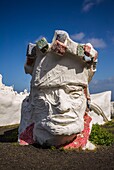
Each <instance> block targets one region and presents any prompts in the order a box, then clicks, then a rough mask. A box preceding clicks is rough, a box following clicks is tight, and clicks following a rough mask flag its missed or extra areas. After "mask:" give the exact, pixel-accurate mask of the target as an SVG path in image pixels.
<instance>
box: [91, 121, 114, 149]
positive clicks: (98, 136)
mask: <svg viewBox="0 0 114 170" xmlns="http://www.w3.org/2000/svg"><path fill="white" fill-rule="evenodd" d="M89 140H90V141H91V142H92V143H94V144H97V145H106V146H109V145H112V144H113V143H114V120H112V121H110V122H107V123H106V124H104V125H101V126H100V125H98V124H95V125H93V127H92V131H91V134H90V138H89Z"/></svg>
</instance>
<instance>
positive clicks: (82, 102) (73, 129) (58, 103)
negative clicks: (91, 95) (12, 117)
mask: <svg viewBox="0 0 114 170" xmlns="http://www.w3.org/2000/svg"><path fill="white" fill-rule="evenodd" d="M34 104H36V106H35V105H34V108H35V110H34V113H35V115H36V114H37V118H35V120H36V123H35V129H34V134H35V135H34V137H35V140H38V141H39V142H41V143H45V141H46V140H48V139H49V138H50V137H49V136H50V135H56V136H58V135H59V136H60V135H61V136H62V135H66V136H67V135H68V136H70V135H73V136H74V134H77V133H79V132H81V131H82V130H83V128H84V120H83V116H84V114H85V110H86V97H85V94H84V90H83V87H81V86H74V85H66V86H63V87H60V88H51V89H42V90H40V91H39V95H38V96H37V97H36V98H34ZM43 131H45V139H44V137H42V136H40V134H41V132H43ZM36 132H37V133H36ZM49 134H50V135H49ZM46 135H47V139H46ZM67 140H68V139H67Z"/></svg>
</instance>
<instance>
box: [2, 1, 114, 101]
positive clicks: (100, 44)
mask: <svg viewBox="0 0 114 170" xmlns="http://www.w3.org/2000/svg"><path fill="white" fill-rule="evenodd" d="M57 29H61V30H65V31H67V32H68V33H69V35H70V37H71V38H72V39H73V40H74V41H76V42H79V43H87V42H90V43H92V45H93V46H94V48H95V49H96V50H97V51H98V52H99V61H98V66H97V72H96V74H95V76H94V78H93V80H92V82H91V84H90V90H91V93H96V92H101V91H105V90H111V91H112V92H113V95H112V99H113V100H114V0H67V1H66V0H57V1H54V0H53V1H52V0H47V1H46V0H42V1H38V0H32V1H31V0H1V1H0V73H1V74H2V75H3V82H4V84H6V85H14V89H15V90H17V91H21V90H23V89H25V88H27V89H29V86H30V79H31V76H29V75H26V74H25V73H24V63H25V60H26V48H27V44H28V43H29V42H32V43H34V42H35V41H36V40H37V39H38V38H39V37H41V36H45V37H46V38H47V40H48V42H51V40H52V38H53V34H54V31H55V30H57Z"/></svg>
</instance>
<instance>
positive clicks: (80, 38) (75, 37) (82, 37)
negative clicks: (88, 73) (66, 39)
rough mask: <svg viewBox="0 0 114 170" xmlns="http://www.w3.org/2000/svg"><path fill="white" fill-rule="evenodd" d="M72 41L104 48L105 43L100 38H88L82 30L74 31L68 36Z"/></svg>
mask: <svg viewBox="0 0 114 170" xmlns="http://www.w3.org/2000/svg"><path fill="white" fill-rule="evenodd" d="M70 37H71V38H72V39H73V40H74V41H79V43H88V42H89V43H91V44H92V45H93V47H94V48H105V47H106V46H107V45H106V43H105V41H104V40H103V39H102V38H88V37H86V35H85V33H84V32H80V33H76V34H73V35H71V36H70Z"/></svg>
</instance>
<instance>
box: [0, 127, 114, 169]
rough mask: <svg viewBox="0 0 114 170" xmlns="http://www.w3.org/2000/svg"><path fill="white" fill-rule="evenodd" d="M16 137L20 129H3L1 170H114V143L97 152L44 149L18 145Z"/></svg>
mask: <svg viewBox="0 0 114 170" xmlns="http://www.w3.org/2000/svg"><path fill="white" fill-rule="evenodd" d="M16 134H17V127H16V128H14V127H12V128H0V170H48V169H49V170H81V169H83V170H114V144H113V145H112V146H110V147H106V146H105V147H100V148H99V149H97V150H95V151H79V150H78V151H76V150H72V151H63V150H59V149H53V148H52V149H43V148H41V147H39V146H32V145H29V146H19V145H18V143H17V136H16ZM15 136H16V137H15Z"/></svg>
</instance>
